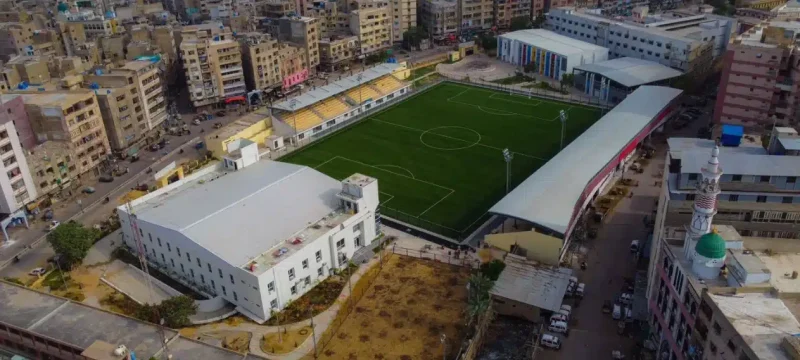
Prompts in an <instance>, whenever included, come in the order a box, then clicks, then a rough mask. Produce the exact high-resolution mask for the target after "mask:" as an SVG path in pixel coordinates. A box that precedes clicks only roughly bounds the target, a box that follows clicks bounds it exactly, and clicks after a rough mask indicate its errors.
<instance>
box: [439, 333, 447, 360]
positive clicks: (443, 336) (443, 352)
mask: <svg viewBox="0 0 800 360" xmlns="http://www.w3.org/2000/svg"><path fill="white" fill-rule="evenodd" d="M439 340H440V341H441V342H442V360H447V349H446V348H445V346H444V345H445V342H446V341H447V335H445V334H442V337H440V338H439Z"/></svg>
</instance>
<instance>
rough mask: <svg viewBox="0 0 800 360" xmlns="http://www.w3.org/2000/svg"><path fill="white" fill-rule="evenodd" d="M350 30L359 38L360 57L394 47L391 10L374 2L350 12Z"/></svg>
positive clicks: (386, 4)
mask: <svg viewBox="0 0 800 360" xmlns="http://www.w3.org/2000/svg"><path fill="white" fill-rule="evenodd" d="M350 30H351V31H352V32H353V34H354V35H356V36H357V37H358V42H359V45H360V46H361V48H360V50H361V51H360V54H359V55H369V54H372V53H375V52H377V51H381V50H384V49H387V48H389V47H391V46H392V39H394V37H393V36H392V20H391V8H390V7H389V6H388V3H387V2H379V1H374V2H370V3H369V4H364V5H362V6H361V7H360V8H359V9H358V10H353V11H351V12H350Z"/></svg>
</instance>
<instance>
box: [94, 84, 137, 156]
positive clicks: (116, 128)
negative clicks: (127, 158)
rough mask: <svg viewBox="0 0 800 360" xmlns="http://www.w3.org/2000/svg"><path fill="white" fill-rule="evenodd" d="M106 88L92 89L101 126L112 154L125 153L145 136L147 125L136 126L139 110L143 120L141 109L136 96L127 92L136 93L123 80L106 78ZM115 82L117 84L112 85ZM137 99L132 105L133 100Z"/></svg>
mask: <svg viewBox="0 0 800 360" xmlns="http://www.w3.org/2000/svg"><path fill="white" fill-rule="evenodd" d="M104 80H105V81H104V83H106V86H109V85H110V86H114V85H116V87H100V88H96V89H94V93H95V95H97V101H98V103H99V104H100V113H101V114H102V115H103V124H104V125H105V127H106V133H107V134H108V143H109V145H110V146H111V150H112V151H113V152H114V153H125V150H126V149H128V148H129V147H131V146H133V145H135V144H136V143H137V142H138V141H139V140H140V139H141V138H142V137H143V136H144V134H145V131H146V130H147V124H146V123H144V122H143V123H142V124H141V125H140V126H136V125H137V124H136V112H135V111H134V109H135V108H136V109H139V116H141V117H142V119H144V114H143V112H144V111H143V109H142V106H141V104H140V103H138V102H139V100H138V99H139V97H138V95H134V94H131V92H130V91H129V90H133V92H134V93H135V92H136V88H135V87H134V86H133V85H132V84H131V85H128V84H127V82H125V81H124V78H117V79H115V78H108V77H107V78H106V79H104ZM114 80H117V81H114ZM114 82H116V83H117V84H113V83H114ZM134 99H137V103H136V104H134V103H133V100H134Z"/></svg>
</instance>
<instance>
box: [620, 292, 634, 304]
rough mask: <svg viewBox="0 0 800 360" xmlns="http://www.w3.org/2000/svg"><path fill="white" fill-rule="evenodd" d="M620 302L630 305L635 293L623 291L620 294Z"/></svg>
mask: <svg viewBox="0 0 800 360" xmlns="http://www.w3.org/2000/svg"><path fill="white" fill-rule="evenodd" d="M619 302H621V303H622V304H623V305H630V304H632V303H633V295H632V294H630V293H622V295H620V296H619Z"/></svg>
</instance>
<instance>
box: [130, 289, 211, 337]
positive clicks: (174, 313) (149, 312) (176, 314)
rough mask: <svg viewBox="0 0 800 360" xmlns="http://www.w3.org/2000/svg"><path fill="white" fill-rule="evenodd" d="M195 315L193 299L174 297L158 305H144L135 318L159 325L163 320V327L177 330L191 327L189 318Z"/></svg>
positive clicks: (195, 307) (184, 296)
mask: <svg viewBox="0 0 800 360" xmlns="http://www.w3.org/2000/svg"><path fill="white" fill-rule="evenodd" d="M195 313H197V304H196V303H195V302H194V299H192V298H190V297H188V296H186V295H180V296H174V297H171V298H169V299H166V300H164V301H162V302H161V303H160V304H158V305H151V304H144V305H142V306H141V307H140V308H139V309H138V310H137V311H136V314H135V315H136V318H138V319H140V320H144V321H149V322H151V323H154V324H159V323H160V322H161V319H164V326H167V327H170V328H173V329H177V328H182V327H186V326H189V325H191V321H189V317H190V316H192V315H194V314H195Z"/></svg>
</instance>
